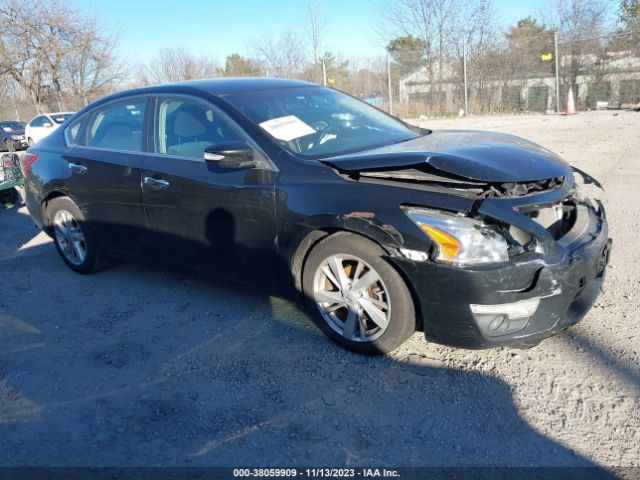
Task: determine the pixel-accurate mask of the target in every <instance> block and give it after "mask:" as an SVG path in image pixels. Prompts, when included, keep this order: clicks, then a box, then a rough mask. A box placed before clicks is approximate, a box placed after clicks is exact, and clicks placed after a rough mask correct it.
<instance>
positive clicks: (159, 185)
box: [144, 177, 170, 190]
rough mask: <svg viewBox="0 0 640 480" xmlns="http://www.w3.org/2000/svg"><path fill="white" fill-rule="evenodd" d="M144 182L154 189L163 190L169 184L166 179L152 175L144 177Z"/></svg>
mask: <svg viewBox="0 0 640 480" xmlns="http://www.w3.org/2000/svg"><path fill="white" fill-rule="evenodd" d="M144 184H145V185H149V186H150V187H151V188H153V189H154V190H164V189H165V188H167V187H168V186H169V185H170V183H169V182H167V181H166V180H162V179H159V178H153V177H144Z"/></svg>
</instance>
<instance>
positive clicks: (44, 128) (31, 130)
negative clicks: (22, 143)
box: [25, 112, 75, 146]
mask: <svg viewBox="0 0 640 480" xmlns="http://www.w3.org/2000/svg"><path fill="white" fill-rule="evenodd" d="M74 113H75V112H57V113H43V114H42V115H38V116H37V117H35V118H34V119H33V120H31V121H30V122H29V123H28V124H27V128H26V129H25V137H26V139H27V142H28V143H29V146H33V145H35V144H36V143H38V142H39V141H40V140H42V139H43V138H44V137H46V136H47V135H49V134H50V133H51V132H53V131H54V130H55V129H56V128H58V127H59V126H60V125H62V124H63V123H64V122H65V121H66V120H67V119H68V118H69V117H70V116H71V115H73V114H74Z"/></svg>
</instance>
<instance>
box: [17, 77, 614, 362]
mask: <svg viewBox="0 0 640 480" xmlns="http://www.w3.org/2000/svg"><path fill="white" fill-rule="evenodd" d="M22 168H23V171H24V173H25V186H26V199H27V205H28V208H29V212H30V214H31V216H32V217H33V219H34V221H35V222H36V224H37V225H38V226H39V227H41V228H43V229H44V230H45V231H46V232H47V233H48V234H49V235H51V236H52V237H53V238H54V240H55V245H56V248H57V250H58V251H59V253H60V255H61V256H62V259H63V260H64V262H65V263H66V264H67V265H68V266H69V267H70V268H71V269H73V270H75V271H76V272H80V273H91V272H95V271H97V270H98V269H100V268H101V267H102V266H103V265H104V264H105V262H106V261H108V259H110V258H131V259H144V260H148V261H153V262H163V263H165V264H170V265H175V266H180V267H188V268H192V269H197V270H201V271H205V272H209V273H213V274H217V275H220V276H224V277H228V278H233V279H236V280H240V281H245V282H251V283H255V284H260V285H264V286H266V287H269V288H270V289H272V290H277V291H286V290H287V287H290V288H289V290H290V291H295V290H296V289H297V290H298V291H299V292H302V293H303V295H304V297H305V298H306V300H307V301H308V302H309V303H310V304H311V306H312V310H313V312H314V316H315V319H316V321H317V323H318V325H319V326H320V328H322V330H323V331H324V332H325V333H326V334H327V335H328V336H329V337H331V338H332V339H333V340H335V341H336V342H338V343H339V344H341V345H343V346H345V347H347V348H349V349H351V350H354V351H358V352H362V353H382V352H388V351H390V350H392V349H394V348H396V347H398V346H399V345H400V344H402V343H403V342H404V341H406V340H407V339H408V338H409V336H410V335H412V334H413V333H414V332H415V331H416V330H420V331H423V332H424V334H425V336H426V338H427V339H429V340H433V341H436V342H440V343H444V344H449V345H456V346H464V347H470V348H486V347H493V346H498V345H504V344H512V345H516V346H532V345H535V344H537V343H538V342H540V341H541V340H542V339H544V338H546V337H549V336H550V335H552V334H554V333H556V332H558V331H560V330H564V329H566V328H567V327H569V326H570V325H572V324H574V323H576V322H577V321H578V320H579V319H581V318H582V317H583V316H584V315H585V313H586V312H587V311H588V310H589V308H590V307H591V305H592V304H593V302H594V300H595V298H596V296H597V295H598V292H599V291H600V288H601V285H602V282H603V278H604V273H605V268H606V265H607V261H608V252H609V248H610V240H609V239H608V228H607V223H606V220H605V215H604V209H603V207H602V204H601V203H599V202H594V201H592V200H590V199H589V198H588V197H587V196H586V195H585V194H584V193H583V192H582V191H581V189H580V188H579V183H582V182H577V181H576V180H575V179H574V171H573V170H572V168H571V167H570V166H569V165H568V164H567V163H566V162H565V161H563V160H562V159H560V158H559V157H557V156H556V155H554V154H553V153H551V152H549V151H548V150H546V149H544V148H542V147H540V146H539V145H536V144H533V143H531V142H529V141H527V140H523V139H521V138H518V137H514V136H511V135H503V134H498V133H489V132H474V131H429V130H424V129H420V128H417V127H413V126H411V125H408V124H406V123H404V122H402V121H400V120H398V119H396V118H394V117H391V116H389V115H387V114H385V113H383V112H381V111H379V110H378V109H376V108H374V107H372V106H370V105H368V104H366V103H364V102H361V101H359V100H357V99H355V98H353V97H350V96H348V95H345V94H343V93H340V92H337V91H335V90H332V89H328V88H323V87H320V86H317V85H314V84H310V83H306V82H299V81H289V80H276V79H218V80H207V81H194V82H186V83H180V84H173V85H163V86H157V87H150V88H143V89H137V90H130V91H126V92H122V93H118V94H115V95H112V96H109V97H106V98H103V99H101V100H99V101H97V102H95V103H93V104H92V105H89V106H88V107H86V108H85V109H83V110H82V111H80V112H78V113H77V114H76V115H74V116H73V117H72V118H71V119H69V120H68V121H67V122H66V123H65V124H64V125H63V127H62V128H60V129H58V130H57V131H56V132H54V133H53V134H51V135H50V136H48V137H47V138H46V139H44V140H42V141H41V142H39V143H38V145H37V146H35V147H32V148H30V149H29V150H28V153H27V154H26V155H25V156H24V157H23V158H22ZM580 173H581V175H582V177H583V179H584V181H585V182H587V183H589V182H592V183H593V182H596V181H595V180H594V179H592V178H591V177H589V176H588V175H586V174H584V173H583V172H580ZM596 183H597V182H596ZM274 287H284V289H280V288H274Z"/></svg>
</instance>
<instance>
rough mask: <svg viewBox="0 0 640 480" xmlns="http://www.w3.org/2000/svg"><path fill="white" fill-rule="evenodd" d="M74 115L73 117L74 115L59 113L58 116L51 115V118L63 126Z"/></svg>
mask: <svg viewBox="0 0 640 480" xmlns="http://www.w3.org/2000/svg"><path fill="white" fill-rule="evenodd" d="M72 115H73V113H58V114H56V115H49V116H50V117H51V120H53V121H54V122H56V123H57V124H58V125H62V124H63V123H64V122H66V121H67V119H68V118H70V117H71V116H72Z"/></svg>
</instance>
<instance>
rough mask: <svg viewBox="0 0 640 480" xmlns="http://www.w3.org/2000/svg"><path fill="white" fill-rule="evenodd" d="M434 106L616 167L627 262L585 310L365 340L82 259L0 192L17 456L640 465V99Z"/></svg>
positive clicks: (0, 368) (251, 296)
mask: <svg viewBox="0 0 640 480" xmlns="http://www.w3.org/2000/svg"><path fill="white" fill-rule="evenodd" d="M426 125H428V126H430V127H432V128H469V129H495V130H501V131H506V132H511V133H514V134H518V135H522V136H526V137H529V138H532V139H533V140H535V141H538V142H539V143H541V144H543V145H545V146H547V147H549V148H550V149H552V150H554V151H556V152H558V153H560V154H562V155H563V156H564V157H565V158H566V159H567V160H569V161H570V162H572V163H574V164H575V165H576V166H578V167H580V168H582V169H585V170H587V171H589V172H590V173H592V174H593V175H594V176H596V177H597V178H599V179H600V180H601V181H602V182H603V183H604V186H605V188H606V191H605V193H604V194H603V195H602V197H603V199H604V201H605V202H606V205H607V208H608V214H609V219H610V224H611V235H612V237H613V238H614V250H613V256H612V263H611V267H610V270H609V272H608V278H607V282H606V292H605V293H604V294H603V295H602V296H601V297H600V298H599V300H598V302H597V305H596V306H595V308H594V309H593V310H592V311H591V312H590V313H589V314H588V315H587V317H586V318H585V319H584V320H583V321H582V323H580V324H579V325H578V326H577V327H575V328H573V329H571V330H570V331H569V332H567V333H565V334H562V335H558V336H556V337H554V338H552V339H549V340H547V341H545V342H543V343H542V344H541V345H540V346H538V347H536V348H534V349H531V350H524V351H523V350H512V349H505V348H502V349H498V350H493V351H466V350H456V349H450V348H445V347H440V346H437V345H432V344H426V343H425V341H424V340H423V339H422V338H421V336H420V335H416V336H414V337H413V338H412V339H411V341H410V342H409V343H408V344H407V345H406V346H404V347H403V348H402V349H400V350H399V351H397V352H394V354H392V355H390V356H389V357H386V358H363V357H359V356H356V355H353V354H351V353H348V352H345V351H343V350H341V349H340V348H338V347H336V346H334V345H333V344H332V343H331V342H330V341H328V340H327V339H325V338H324V337H323V336H322V335H321V334H320V333H319V331H318V330H317V329H316V328H315V327H314V326H313V324H312V323H311V321H310V320H309V319H308V317H307V316H306V315H305V314H304V313H303V312H302V311H301V310H300V309H299V308H298V307H297V306H296V305H295V304H292V303H291V302H289V301H286V300H282V299H279V298H274V297H269V296H267V295H265V294H264V293H261V292H259V291H250V290H247V288H246V287H244V286H237V285H234V284H230V283H228V282H221V281H218V280H213V279H210V278H206V277H202V276H194V275H189V274H184V273H176V272H172V271H167V270H165V269H163V268H161V267H154V266H145V265H134V264H124V265H117V266H115V267H112V268H111V269H109V270H107V271H104V272H102V273H100V274H98V275H94V276H90V277H85V276H80V275H76V274H74V273H72V272H71V271H70V270H69V269H68V268H66V267H65V266H64V264H63V263H62V261H61V260H60V259H59V258H58V255H57V253H56V252H55V251H54V248H53V245H52V244H51V241H50V240H49V239H48V237H46V236H45V235H44V234H42V233H38V231H37V230H36V229H35V228H34V226H33V224H32V223H31V221H30V219H29V217H28V214H27V212H26V209H25V208H20V209H12V210H6V211H1V212H0V278H1V279H2V287H1V288H0V465H5V466H6V465H194V466H198V465H224V466H249V465H261V466H267V465H277V466H300V465H307V466H337V465H343V464H347V465H354V466H372V465H375V466H386V465H399V466H423V465H425V466H434V465H448V466H451V465H456V466H458V465H461V466H475V465H517V466H527V465H553V466H574V465H590V464H597V465H601V466H633V465H639V464H640V335H639V334H638V330H637V327H638V316H639V314H640V265H639V262H640V255H638V251H637V248H638V245H639V244H640V242H639V241H638V238H637V237H636V235H637V234H638V232H640V207H639V205H640V168H639V167H638V166H639V165H640V133H639V132H640V114H638V113H625V112H620V113H613V112H594V113H582V114H579V115H576V116H573V117H562V116H516V117H493V118H466V119H462V120H458V119H455V120H446V121H433V122H426Z"/></svg>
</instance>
